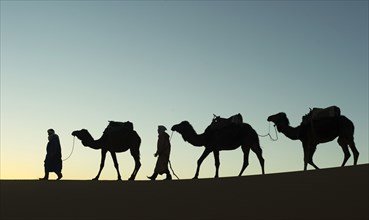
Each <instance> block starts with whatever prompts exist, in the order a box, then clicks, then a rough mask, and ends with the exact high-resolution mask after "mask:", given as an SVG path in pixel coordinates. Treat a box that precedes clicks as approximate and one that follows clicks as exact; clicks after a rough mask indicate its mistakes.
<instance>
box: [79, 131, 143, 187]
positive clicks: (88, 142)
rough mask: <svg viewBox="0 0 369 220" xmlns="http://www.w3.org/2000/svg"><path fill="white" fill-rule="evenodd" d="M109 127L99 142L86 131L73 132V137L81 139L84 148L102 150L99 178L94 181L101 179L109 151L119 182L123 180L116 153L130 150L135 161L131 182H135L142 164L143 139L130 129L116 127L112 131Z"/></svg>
mask: <svg viewBox="0 0 369 220" xmlns="http://www.w3.org/2000/svg"><path fill="white" fill-rule="evenodd" d="M109 126H110V125H109ZM109 126H108V127H107V128H106V129H105V131H104V134H103V135H102V136H101V138H100V139H98V140H94V139H93V137H92V136H91V134H90V133H89V132H88V131H87V130H86V129H82V130H79V131H73V132H72V135H73V136H76V137H77V138H78V139H80V140H81V141H82V144H83V145H84V146H87V147H90V148H93V149H101V163H100V169H99V172H98V174H97V176H96V177H95V178H93V180H98V179H99V177H100V174H101V171H102V169H103V167H104V164H105V156H106V153H107V152H108V151H109V152H110V154H111V157H112V158H113V161H114V167H115V169H116V170H117V173H118V180H121V179H122V178H121V176H120V173H119V167H118V161H117V157H116V155H115V153H120V152H125V151H127V150H128V149H129V150H130V151H131V155H132V157H133V158H134V160H135V168H134V170H133V173H132V174H131V177H130V178H129V180H134V179H135V177H136V174H137V172H138V170H139V169H140V167H141V163H140V145H141V138H140V136H139V135H138V134H137V132H136V131H135V130H133V129H129V128H126V127H115V128H114V129H111V127H109Z"/></svg>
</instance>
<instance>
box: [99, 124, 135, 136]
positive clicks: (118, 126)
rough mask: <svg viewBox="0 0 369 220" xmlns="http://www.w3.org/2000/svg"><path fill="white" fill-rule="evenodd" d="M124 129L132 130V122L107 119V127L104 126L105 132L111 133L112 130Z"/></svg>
mask: <svg viewBox="0 0 369 220" xmlns="http://www.w3.org/2000/svg"><path fill="white" fill-rule="evenodd" d="M121 129H126V130H133V123H132V122H130V121H126V122H120V121H109V125H108V127H106V128H105V130H104V134H105V133H111V132H113V131H117V130H121Z"/></svg>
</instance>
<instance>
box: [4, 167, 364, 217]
mask: <svg viewBox="0 0 369 220" xmlns="http://www.w3.org/2000/svg"><path fill="white" fill-rule="evenodd" d="M0 187H1V194H0V197H1V200H0V201H1V204H0V208H1V209H0V219H2V220H3V219H4V220H5V219H89V220H91V219H352V220H353V219H369V213H368V211H369V165H368V164H365V165H358V166H350V167H344V168H330V169H323V170H311V171H306V172H290V173H280V174H268V175H264V176H262V175H255V176H244V177H239V178H238V177H232V178H220V179H199V180H175V181H155V182H150V181H135V182H128V181H123V182H117V181H98V182H94V181H87V180H85V181H84V180H64V181H63V180H62V181H36V180H1V181H0Z"/></svg>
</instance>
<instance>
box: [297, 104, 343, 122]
mask: <svg viewBox="0 0 369 220" xmlns="http://www.w3.org/2000/svg"><path fill="white" fill-rule="evenodd" d="M339 116H341V109H340V108H339V107H337V106H329V107H327V108H313V109H311V110H310V112H309V113H308V114H307V115H305V116H304V117H303V122H309V121H310V120H319V119H322V118H332V117H339Z"/></svg>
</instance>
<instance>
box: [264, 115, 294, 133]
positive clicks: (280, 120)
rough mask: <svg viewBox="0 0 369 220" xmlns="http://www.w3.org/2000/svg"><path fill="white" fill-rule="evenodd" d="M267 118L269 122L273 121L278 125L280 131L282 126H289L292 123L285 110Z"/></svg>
mask: <svg viewBox="0 0 369 220" xmlns="http://www.w3.org/2000/svg"><path fill="white" fill-rule="evenodd" d="M267 120H268V121H269V122H273V123H274V124H275V125H276V126H277V129H278V131H279V127H280V126H288V125H289V124H290V122H289V120H288V118H287V115H286V113H284V112H280V113H278V114H275V115H271V116H269V117H268V119H267Z"/></svg>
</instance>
